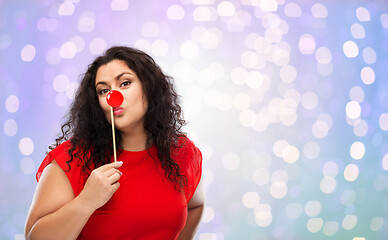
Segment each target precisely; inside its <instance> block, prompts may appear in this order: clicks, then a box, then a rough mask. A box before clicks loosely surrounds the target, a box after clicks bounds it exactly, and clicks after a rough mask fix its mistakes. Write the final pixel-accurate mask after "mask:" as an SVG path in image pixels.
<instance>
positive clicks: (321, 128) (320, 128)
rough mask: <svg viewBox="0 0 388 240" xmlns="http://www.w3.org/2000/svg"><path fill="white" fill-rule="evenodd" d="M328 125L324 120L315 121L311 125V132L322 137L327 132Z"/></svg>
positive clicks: (317, 136)
mask: <svg viewBox="0 0 388 240" xmlns="http://www.w3.org/2000/svg"><path fill="white" fill-rule="evenodd" d="M329 129H330V127H329V125H328V124H327V123H326V122H325V121H319V120H318V121H316V122H315V123H314V124H313V126H312V133H313V135H314V137H316V138H324V137H326V136H327V134H328V132H329Z"/></svg>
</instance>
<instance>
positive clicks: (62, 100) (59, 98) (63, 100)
mask: <svg viewBox="0 0 388 240" xmlns="http://www.w3.org/2000/svg"><path fill="white" fill-rule="evenodd" d="M67 101H68V98H67V95H66V93H64V92H60V93H58V94H57V95H56V96H55V103H56V104H57V105H58V106H59V107H64V106H66V104H67Z"/></svg>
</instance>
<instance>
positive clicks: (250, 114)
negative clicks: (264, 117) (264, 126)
mask: <svg viewBox="0 0 388 240" xmlns="http://www.w3.org/2000/svg"><path fill="white" fill-rule="evenodd" d="M255 120H256V114H255V112H254V111H253V110H251V109H245V110H243V111H242V112H241V113H240V116H239V121H240V123H241V125H243V126H244V127H250V126H252V125H253V124H254V123H255Z"/></svg>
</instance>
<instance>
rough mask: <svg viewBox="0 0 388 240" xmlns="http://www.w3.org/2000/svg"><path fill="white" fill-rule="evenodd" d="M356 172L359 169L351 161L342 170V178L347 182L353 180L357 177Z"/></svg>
mask: <svg viewBox="0 0 388 240" xmlns="http://www.w3.org/2000/svg"><path fill="white" fill-rule="evenodd" d="M358 173H359V170H358V167H357V165H355V164H353V163H351V164H348V166H346V168H345V170H344V178H345V180H347V181H349V182H354V181H355V180H356V179H357V178H358Z"/></svg>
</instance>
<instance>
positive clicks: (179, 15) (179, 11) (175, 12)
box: [167, 4, 185, 20]
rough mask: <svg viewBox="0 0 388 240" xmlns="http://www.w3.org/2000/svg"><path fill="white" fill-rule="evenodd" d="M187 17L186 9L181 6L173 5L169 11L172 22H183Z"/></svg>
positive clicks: (168, 14)
mask: <svg viewBox="0 0 388 240" xmlns="http://www.w3.org/2000/svg"><path fill="white" fill-rule="evenodd" d="M184 17H185V9H184V8H183V7H182V6H180V5H176V4H173V5H171V6H169V7H168V9H167V18H168V19H170V20H182V19H183V18H184Z"/></svg>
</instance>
